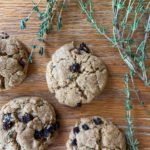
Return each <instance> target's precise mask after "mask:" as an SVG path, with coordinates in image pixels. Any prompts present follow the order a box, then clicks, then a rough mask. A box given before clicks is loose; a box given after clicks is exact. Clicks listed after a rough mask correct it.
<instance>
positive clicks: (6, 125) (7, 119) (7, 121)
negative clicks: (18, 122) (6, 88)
mask: <svg viewBox="0 0 150 150" xmlns="http://www.w3.org/2000/svg"><path fill="white" fill-rule="evenodd" d="M13 125H14V122H13V121H12V117H11V113H8V114H5V115H4V116H3V129H4V130H9V129H10V128H11V127H12V126H13Z"/></svg>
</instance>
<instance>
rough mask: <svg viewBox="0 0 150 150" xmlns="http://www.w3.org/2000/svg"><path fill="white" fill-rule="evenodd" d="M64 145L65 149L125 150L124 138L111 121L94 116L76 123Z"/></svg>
mask: <svg viewBox="0 0 150 150" xmlns="http://www.w3.org/2000/svg"><path fill="white" fill-rule="evenodd" d="M66 147H67V150H126V140H125V136H124V135H123V133H122V132H121V131H120V130H119V129H118V128H117V127H116V126H115V125H114V124H112V122H110V121H107V120H105V119H104V118H100V117H99V116H95V117H92V118H82V119H80V120H79V121H78V122H77V123H76V125H75V127H74V128H73V129H72V130H71V133H70V135H69V140H68V141H67V144H66Z"/></svg>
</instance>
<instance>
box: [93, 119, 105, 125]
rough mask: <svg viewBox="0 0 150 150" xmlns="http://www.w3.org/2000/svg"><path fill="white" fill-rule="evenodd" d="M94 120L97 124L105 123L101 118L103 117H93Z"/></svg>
mask: <svg viewBox="0 0 150 150" xmlns="http://www.w3.org/2000/svg"><path fill="white" fill-rule="evenodd" d="M93 122H94V123H95V124H96V125H100V124H103V121H102V120H101V118H93Z"/></svg>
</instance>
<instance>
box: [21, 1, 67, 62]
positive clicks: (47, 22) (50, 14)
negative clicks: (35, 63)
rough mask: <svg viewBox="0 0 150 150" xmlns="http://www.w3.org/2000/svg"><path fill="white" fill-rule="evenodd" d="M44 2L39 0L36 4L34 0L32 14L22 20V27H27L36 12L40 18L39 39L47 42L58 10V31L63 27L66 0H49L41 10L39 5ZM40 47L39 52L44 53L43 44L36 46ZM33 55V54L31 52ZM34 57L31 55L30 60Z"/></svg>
mask: <svg viewBox="0 0 150 150" xmlns="http://www.w3.org/2000/svg"><path fill="white" fill-rule="evenodd" d="M41 2H42V0H39V2H38V3H37V4H36V3H35V2H34V1H32V4H33V8H32V11H31V12H30V14H29V15H28V16H27V17H25V18H23V19H22V20H21V21H20V29H22V30H23V29H26V27H27V22H28V21H29V20H30V18H31V16H32V14H33V13H34V12H35V13H36V14H37V16H38V19H39V20H40V22H41V23H40V25H39V30H38V32H37V39H38V40H39V41H42V42H44V43H45V42H46V36H47V34H49V33H50V32H51V31H52V27H53V20H54V17H55V16H56V15H57V12H58V14H59V15H58V19H57V29H58V31H60V30H61V28H62V12H63V10H64V8H65V6H66V0H62V1H58V0H47V3H46V7H45V10H44V11H40V8H39V5H40V3H41ZM31 47H32V49H35V48H34V47H33V45H32V46H31ZM37 47H38V48H39V54H40V55H43V53H44V48H43V47H41V46H36V48H37ZM30 55H31V54H30ZM31 58H32V57H31V56H30V58H29V60H30V62H31V60H32V59H31Z"/></svg>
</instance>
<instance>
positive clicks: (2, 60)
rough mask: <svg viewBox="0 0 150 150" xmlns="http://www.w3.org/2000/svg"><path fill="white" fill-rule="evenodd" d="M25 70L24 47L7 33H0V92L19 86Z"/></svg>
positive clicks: (25, 72) (26, 60)
mask: <svg viewBox="0 0 150 150" xmlns="http://www.w3.org/2000/svg"><path fill="white" fill-rule="evenodd" d="M27 69H28V52H27V49H26V48H25V46H24V45H23V44H22V43H21V42H20V41H19V40H17V39H16V38H13V37H10V36H9V35H8V34H7V33H4V32H2V33H0V91H2V90H7V89H10V88H12V87H15V86H17V85H19V84H20V83H21V82H22V81H23V80H24V79H25V77H26V75H27Z"/></svg>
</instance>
